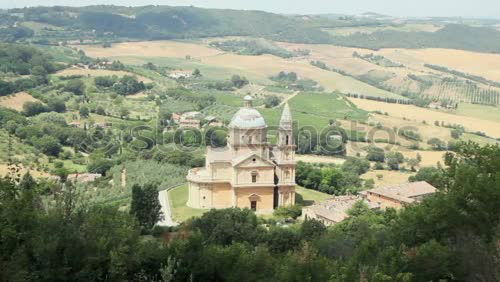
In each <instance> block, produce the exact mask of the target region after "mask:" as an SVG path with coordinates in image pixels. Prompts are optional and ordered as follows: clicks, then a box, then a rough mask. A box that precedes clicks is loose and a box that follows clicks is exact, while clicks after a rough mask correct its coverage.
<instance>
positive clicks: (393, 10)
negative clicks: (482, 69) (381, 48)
mask: <svg viewBox="0 0 500 282" xmlns="http://www.w3.org/2000/svg"><path fill="white" fill-rule="evenodd" d="M93 4H115V5H125V6H142V5H147V4H155V5H172V6H189V5H193V6H197V7H207V8H231V9H248V10H265V11H270V12H276V13H288V14H291V13H293V14H313V13H314V14H318V13H346V14H357V13H362V12H367V11H369V12H378V13H383V14H388V15H394V16H463V17H494V18H500V1H499V0H474V1H473V0H341V1H340V0H0V7H1V8H14V7H25V6H53V5H64V6H85V5H93Z"/></svg>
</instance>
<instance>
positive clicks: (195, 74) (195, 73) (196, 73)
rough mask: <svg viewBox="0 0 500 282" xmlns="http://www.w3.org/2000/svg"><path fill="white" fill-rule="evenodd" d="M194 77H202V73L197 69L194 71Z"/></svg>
mask: <svg viewBox="0 0 500 282" xmlns="http://www.w3.org/2000/svg"><path fill="white" fill-rule="evenodd" d="M193 77H202V75H201V72H200V70H199V69H195V70H194V71H193Z"/></svg>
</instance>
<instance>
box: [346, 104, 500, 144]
mask: <svg viewBox="0 0 500 282" xmlns="http://www.w3.org/2000/svg"><path fill="white" fill-rule="evenodd" d="M349 100H351V101H352V102H353V103H354V104H356V105H357V106H358V107H359V108H361V109H364V110H367V111H376V110H379V111H384V112H388V113H389V115H390V116H394V117H400V118H407V119H410V120H414V121H417V122H418V121H420V122H421V121H422V120H425V121H426V122H427V123H428V124H433V123H434V121H436V120H437V121H444V122H445V123H449V124H461V125H463V126H464V127H465V128H466V129H467V130H469V131H482V132H485V133H486V134H487V135H488V136H491V137H494V138H500V123H498V122H494V121H490V120H483V119H479V118H474V117H466V116H460V115H454V114H451V113H444V112H440V111H437V110H430V109H426V108H420V107H416V106H413V105H400V104H390V103H384V102H377V101H371V100H365V99H356V98H349Z"/></svg>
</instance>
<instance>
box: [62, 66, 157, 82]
mask: <svg viewBox="0 0 500 282" xmlns="http://www.w3.org/2000/svg"><path fill="white" fill-rule="evenodd" d="M56 75H57V76H70V75H83V76H87V77H96V76H109V75H116V76H124V75H132V76H135V77H137V79H138V80H139V81H142V82H144V83H150V82H152V80H151V79H149V78H147V77H143V76H140V75H136V74H134V73H131V72H127V71H112V70H91V69H80V68H69V69H65V70H62V71H60V72H58V73H57V74H56Z"/></svg>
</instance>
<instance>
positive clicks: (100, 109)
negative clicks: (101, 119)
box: [95, 106, 106, 116]
mask: <svg viewBox="0 0 500 282" xmlns="http://www.w3.org/2000/svg"><path fill="white" fill-rule="evenodd" d="M95 113H96V114H98V115H101V116H105V115H106V111H105V110H104V108H103V106H97V108H96V110H95Z"/></svg>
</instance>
